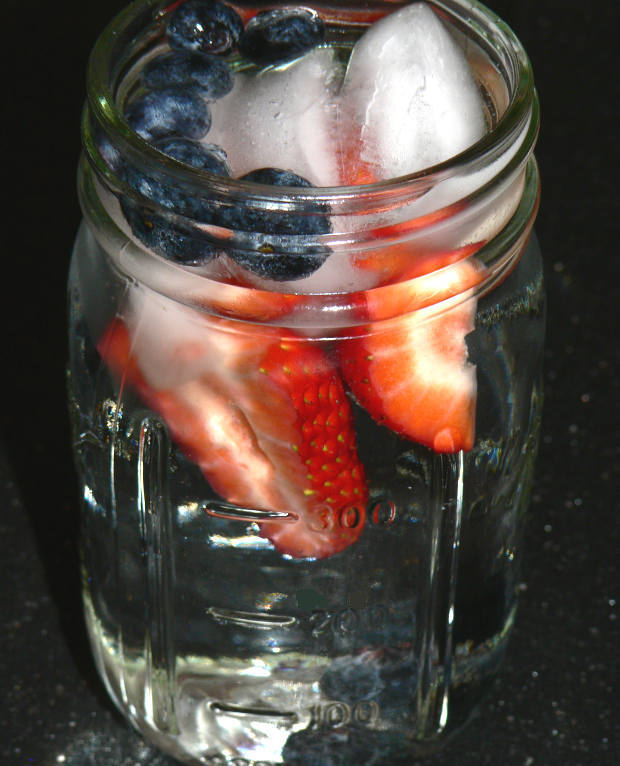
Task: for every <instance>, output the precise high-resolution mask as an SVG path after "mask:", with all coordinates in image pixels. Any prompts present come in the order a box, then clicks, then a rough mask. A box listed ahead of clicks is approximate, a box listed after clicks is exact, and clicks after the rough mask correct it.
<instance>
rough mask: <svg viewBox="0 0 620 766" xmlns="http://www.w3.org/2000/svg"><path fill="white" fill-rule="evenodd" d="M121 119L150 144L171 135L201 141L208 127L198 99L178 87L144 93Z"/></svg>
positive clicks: (202, 103)
mask: <svg viewBox="0 0 620 766" xmlns="http://www.w3.org/2000/svg"><path fill="white" fill-rule="evenodd" d="M125 118H126V120H127V122H128V123H129V124H130V125H131V127H132V128H133V129H134V130H135V131H136V133H138V135H140V136H141V137H142V138H143V139H144V140H145V141H150V142H152V141H156V140H157V139H158V138H165V137H166V136H172V135H175V134H178V135H181V136H186V137H187V138H202V137H203V136H204V135H206V134H207V133H208V131H209V128H210V127H211V112H210V111H209V107H208V106H207V104H206V102H205V101H204V99H203V98H202V96H200V95H199V94H198V93H196V92H195V91H194V90H193V89H187V88H183V87H181V86H171V87H168V88H162V89H161V90H153V91H149V92H147V93H145V94H144V95H143V96H141V97H140V98H138V99H137V100H136V101H134V102H133V103H132V104H131V105H130V106H129V108H128V109H127V110H126V112H125Z"/></svg>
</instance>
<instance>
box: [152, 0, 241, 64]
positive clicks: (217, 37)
mask: <svg viewBox="0 0 620 766" xmlns="http://www.w3.org/2000/svg"><path fill="white" fill-rule="evenodd" d="M242 33H243V22H242V21H241V19H240V17H239V15H238V14H237V13H236V12H235V11H233V9H232V8H229V7H228V6H227V5H224V4H223V3H219V2H217V0H187V2H185V3H183V4H182V5H180V6H179V7H178V8H175V10H174V11H173V12H172V14H171V16H170V21H169V22H168V30H167V34H168V42H169V43H170V47H171V48H176V49H180V50H189V51H198V52H199V53H211V54H214V55H226V54H227V53H230V52H231V51H232V50H233V48H235V47H236V46H237V43H238V42H239V38H240V37H241V34H242Z"/></svg>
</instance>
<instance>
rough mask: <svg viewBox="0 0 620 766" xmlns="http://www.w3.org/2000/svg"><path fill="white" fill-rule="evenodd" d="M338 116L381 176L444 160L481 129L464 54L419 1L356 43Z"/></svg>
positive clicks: (480, 111) (348, 151) (346, 151)
mask: <svg viewBox="0 0 620 766" xmlns="http://www.w3.org/2000/svg"><path fill="white" fill-rule="evenodd" d="M339 120H340V133H341V135H343V136H345V140H346V137H348V140H358V141H360V149H359V153H358V154H357V157H358V158H359V160H360V161H361V162H362V163H363V164H364V165H366V166H368V167H369V168H370V169H371V170H372V172H373V173H374V175H375V176H376V177H377V178H380V179H384V178H393V177H397V176H400V175H404V174H407V173H413V172H416V171H418V170H422V169H424V168H428V167H430V166H432V165H435V164H437V163H439V162H443V161H444V160H447V159H449V158H450V157H453V156H454V155H456V154H459V153H460V152H461V151H463V150H464V149H466V148H467V147H469V146H471V145H472V144H473V143H475V142H476V141H477V140H478V139H479V138H481V137H482V136H483V135H484V133H485V130H486V124H485V117H484V109H483V102H482V97H481V95H480V92H479V90H478V87H477V85H476V81H475V79H474V77H473V74H472V72H471V69H470V67H469V64H468V62H467V59H466V58H465V55H464V53H463V51H462V50H461V48H460V47H459V45H458V44H457V42H456V41H455V39H453V37H452V36H451V35H450V33H449V32H448V30H447V28H446V27H445V26H444V25H443V23H442V22H441V21H440V19H439V18H438V16H437V15H436V14H435V13H434V12H433V11H432V10H431V9H430V8H429V7H428V6H427V5H425V4H424V3H416V4H414V5H410V6H407V7H405V8H402V9H401V10H399V11H396V12H395V13H392V14H390V15H388V16H386V17H385V18H383V19H382V20H380V21H379V22H377V23H376V24H374V25H373V26H372V27H370V29H369V30H368V31H367V32H366V33H365V34H364V35H363V37H361V38H360V40H359V41H358V42H357V44H356V45H355V47H354V49H353V53H352V55H351V59H350V61H349V65H348V68H347V72H346V76H345V80H344V84H343V89H342V95H341V111H340V117H339ZM350 125H355V126H357V128H356V129H355V130H354V131H353V138H351V136H352V132H351V128H350V127H349V126H350ZM356 134H357V135H356ZM354 153H355V152H354ZM343 155H344V156H349V157H350V156H351V148H350V147H343Z"/></svg>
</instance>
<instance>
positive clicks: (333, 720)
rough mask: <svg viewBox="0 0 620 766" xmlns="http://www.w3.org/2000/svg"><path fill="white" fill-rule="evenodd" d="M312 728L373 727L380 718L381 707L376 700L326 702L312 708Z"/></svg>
mask: <svg viewBox="0 0 620 766" xmlns="http://www.w3.org/2000/svg"><path fill="white" fill-rule="evenodd" d="M310 714H311V716H312V719H311V721H310V726H314V727H315V728H322V727H323V728H328V729H339V728H340V727H341V726H346V725H347V724H349V723H353V724H357V725H358V726H371V725H372V724H373V723H374V722H375V721H376V720H377V718H378V717H379V705H377V703H376V702H375V701H374V700H360V701H359V702H353V703H352V704H349V703H347V702H326V703H324V704H319V705H313V706H312V707H311V708H310Z"/></svg>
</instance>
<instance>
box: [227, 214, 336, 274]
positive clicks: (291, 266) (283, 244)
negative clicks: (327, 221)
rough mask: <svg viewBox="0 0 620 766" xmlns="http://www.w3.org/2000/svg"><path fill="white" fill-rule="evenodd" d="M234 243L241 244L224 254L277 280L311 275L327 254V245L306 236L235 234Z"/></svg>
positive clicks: (255, 271)
mask: <svg viewBox="0 0 620 766" xmlns="http://www.w3.org/2000/svg"><path fill="white" fill-rule="evenodd" d="M220 220H221V218H220ZM235 242H236V243H237V244H238V245H239V244H241V245H242V247H236V248H234V249H233V248H230V249H229V250H227V253H228V255H229V256H230V257H231V258H232V259H233V260H234V261H235V262H236V263H238V264H239V265H240V266H242V267H243V268H244V269H247V270H248V271H251V272H252V273H253V274H256V275H257V276H259V277H263V278H264V279H274V280H276V281H277V282H285V281H288V280H293V279H302V278H303V277H308V276H310V274H313V273H314V272H315V271H316V270H317V269H318V268H319V267H320V266H322V265H323V264H324V263H325V260H326V259H327V257H328V255H329V254H330V250H329V249H328V248H327V247H323V246H321V245H317V244H316V242H314V241H313V240H312V239H309V238H307V237H299V238H297V237H290V238H286V239H284V238H282V237H278V236H274V235H263V234H249V235H245V236H244V235H242V234H237V236H236V237H235Z"/></svg>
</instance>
